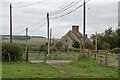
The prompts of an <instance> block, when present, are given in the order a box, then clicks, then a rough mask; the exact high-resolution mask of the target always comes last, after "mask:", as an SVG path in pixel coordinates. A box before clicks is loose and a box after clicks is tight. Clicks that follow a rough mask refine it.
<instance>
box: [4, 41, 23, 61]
mask: <svg viewBox="0 0 120 80" xmlns="http://www.w3.org/2000/svg"><path fill="white" fill-rule="evenodd" d="M23 51H24V49H23V48H22V47H21V46H19V45H17V44H14V43H13V44H10V43H2V60H3V61H16V60H19V59H21V58H22V55H23Z"/></svg>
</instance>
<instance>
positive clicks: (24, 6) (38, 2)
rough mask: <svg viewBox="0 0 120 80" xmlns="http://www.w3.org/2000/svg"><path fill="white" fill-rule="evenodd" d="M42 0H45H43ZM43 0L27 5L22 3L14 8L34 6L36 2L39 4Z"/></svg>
mask: <svg viewBox="0 0 120 80" xmlns="http://www.w3.org/2000/svg"><path fill="white" fill-rule="evenodd" d="M42 1H43V0H42ZM42 1H40V2H36V3H31V4H26V5H22V6H15V7H12V8H22V7H28V6H33V5H36V4H39V3H42Z"/></svg>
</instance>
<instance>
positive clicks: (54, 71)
mask: <svg viewBox="0 0 120 80" xmlns="http://www.w3.org/2000/svg"><path fill="white" fill-rule="evenodd" d="M2 68H3V69H2V77H3V78H118V69H115V68H110V67H105V66H102V65H99V64H97V63H95V62H93V61H89V60H86V59H82V60H80V61H75V62H70V63H61V64H44V63H34V64H31V63H25V62H3V65H2Z"/></svg>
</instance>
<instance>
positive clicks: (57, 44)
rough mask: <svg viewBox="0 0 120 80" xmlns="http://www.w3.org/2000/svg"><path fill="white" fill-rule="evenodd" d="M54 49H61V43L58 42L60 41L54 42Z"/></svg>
mask: <svg viewBox="0 0 120 80" xmlns="http://www.w3.org/2000/svg"><path fill="white" fill-rule="evenodd" d="M56 47H57V48H58V49H60V48H61V47H62V42H60V41H58V42H56Z"/></svg>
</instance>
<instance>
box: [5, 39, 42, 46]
mask: <svg viewBox="0 0 120 80" xmlns="http://www.w3.org/2000/svg"><path fill="white" fill-rule="evenodd" d="M3 42H9V40H3ZM13 43H17V44H26V40H13ZM43 43H44V42H40V41H34V40H28V42H27V44H28V45H37V46H40V45H41V44H43Z"/></svg>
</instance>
